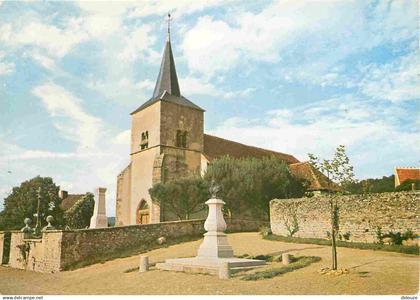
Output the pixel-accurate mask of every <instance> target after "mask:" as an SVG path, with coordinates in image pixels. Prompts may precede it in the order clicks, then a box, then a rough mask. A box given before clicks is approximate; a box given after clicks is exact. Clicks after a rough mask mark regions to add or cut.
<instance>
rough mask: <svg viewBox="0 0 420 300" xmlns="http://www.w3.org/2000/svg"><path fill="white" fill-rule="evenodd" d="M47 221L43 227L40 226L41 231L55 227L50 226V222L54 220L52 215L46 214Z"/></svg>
mask: <svg viewBox="0 0 420 300" xmlns="http://www.w3.org/2000/svg"><path fill="white" fill-rule="evenodd" d="M45 220H46V221H47V223H48V224H47V226H45V227H44V228H42V231H48V230H55V227H54V226H52V224H51V223H52V222H54V217H53V216H48V217H47V218H46V219H45Z"/></svg>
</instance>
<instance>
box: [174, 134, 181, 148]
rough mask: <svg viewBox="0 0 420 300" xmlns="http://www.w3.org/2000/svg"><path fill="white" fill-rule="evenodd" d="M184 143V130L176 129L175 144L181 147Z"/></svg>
mask: <svg viewBox="0 0 420 300" xmlns="http://www.w3.org/2000/svg"><path fill="white" fill-rule="evenodd" d="M181 144H182V132H181V130H177V131H176V142H175V146H176V147H181Z"/></svg>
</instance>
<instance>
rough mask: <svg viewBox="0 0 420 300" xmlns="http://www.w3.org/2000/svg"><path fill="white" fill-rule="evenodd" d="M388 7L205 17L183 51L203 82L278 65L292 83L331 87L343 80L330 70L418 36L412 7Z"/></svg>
mask: <svg viewBox="0 0 420 300" xmlns="http://www.w3.org/2000/svg"><path fill="white" fill-rule="evenodd" d="M387 3H388V2H385V1H383V2H381V3H378V4H377V5H371V4H369V3H367V2H364V1H323V2H316V1H314V2H312V1H275V2H273V3H272V4H271V5H268V6H266V7H265V8H264V9H262V10H261V11H259V12H257V13H252V12H241V11H238V12H236V13H235V14H232V15H229V18H226V20H223V19H215V17H210V16H203V17H200V18H199V19H198V21H197V23H196V24H195V25H194V26H193V27H192V28H190V29H188V30H187V31H186V32H185V37H184V40H183V43H182V49H183V52H184V55H185V58H186V60H187V63H188V66H189V68H190V69H191V70H192V71H193V72H199V73H200V74H202V75H204V76H209V77H212V76H213V75H216V74H217V73H223V72H227V71H230V70H231V69H232V68H235V67H237V66H241V71H244V70H246V68H247V67H248V62H249V61H260V62H275V63H278V64H279V72H280V74H282V75H287V76H288V77H289V79H290V80H301V79H302V78H303V79H306V80H310V81H314V82H315V83H317V84H321V85H330V84H334V82H335V80H336V78H337V76H338V73H337V72H331V70H332V69H333V68H337V65H338V64H339V63H341V62H342V61H343V60H344V59H346V58H347V57H349V56H350V55H352V54H355V53H359V52H363V51H366V50H368V49H372V48H374V47H376V46H378V45H379V44H381V43H382V44H384V43H394V45H396V47H398V44H399V42H400V41H404V40H407V39H408V38H413V37H414V36H415V31H416V28H417V23H416V20H417V19H416V13H415V11H416V5H415V4H414V3H413V1H394V2H392V5H388V4H387ZM372 7H373V8H374V9H372ZM367 11H368V12H369V13H366V12H367ZM394 21H395V22H394Z"/></svg>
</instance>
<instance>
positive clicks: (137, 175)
mask: <svg viewBox="0 0 420 300" xmlns="http://www.w3.org/2000/svg"><path fill="white" fill-rule="evenodd" d="M224 155H229V156H231V157H235V158H240V157H247V156H248V157H249V156H251V157H264V156H275V157H277V158H279V159H281V160H283V161H285V162H286V163H287V164H289V165H290V166H291V168H290V169H291V171H292V172H293V173H296V175H297V176H299V177H302V178H305V179H307V180H309V181H310V189H313V190H322V189H324V187H323V186H322V183H323V182H324V181H323V180H319V179H318V177H319V174H317V173H315V172H312V168H310V167H308V165H309V164H308V163H301V162H299V160H297V159H296V158H295V157H294V156H292V155H289V154H284V153H280V152H275V151H271V150H266V149H261V148H257V147H252V146H247V145H243V144H240V143H237V142H233V141H229V140H226V139H222V138H219V137H215V136H211V135H207V134H204V110H203V109H202V108H201V107H199V106H197V105H196V104H194V103H193V102H191V101H190V100H188V99H186V98H185V97H184V96H182V94H181V90H180V87H179V84H178V77H177V73H176V69H175V61H174V57H173V54H172V47H171V41H170V36H169V30H168V36H167V40H166V45H165V49H164V52H163V58H162V63H161V66H160V71H159V75H158V78H157V82H156V86H155V89H154V92H153V96H152V97H151V98H150V99H149V100H148V101H146V102H145V103H143V104H142V105H141V106H140V107H139V108H137V109H136V110H135V111H133V112H132V113H131V151H130V156H131V162H130V164H129V165H128V166H127V167H126V168H125V169H124V170H123V171H122V172H121V173H120V174H119V175H118V177H117V197H116V225H117V226H118V225H119V226H121V225H131V224H146V223H158V222H160V221H163V220H168V219H170V217H169V215H168V213H167V212H166V213H164V212H162V211H161V209H160V207H159V205H158V204H157V203H155V202H153V201H152V199H151V198H150V195H149V192H148V190H149V189H150V188H151V187H152V186H153V184H155V183H158V182H166V181H168V180H171V179H174V178H179V177H183V176H187V175H193V174H197V175H199V174H203V172H205V170H206V168H207V165H208V164H209V163H210V162H211V161H212V160H214V159H217V158H218V157H221V156H224ZM321 177H322V176H321Z"/></svg>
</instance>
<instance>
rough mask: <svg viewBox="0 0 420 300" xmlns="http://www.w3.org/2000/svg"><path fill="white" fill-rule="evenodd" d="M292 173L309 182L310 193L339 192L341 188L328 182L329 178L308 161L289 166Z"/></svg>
mask: <svg viewBox="0 0 420 300" xmlns="http://www.w3.org/2000/svg"><path fill="white" fill-rule="evenodd" d="M289 168H290V172H291V173H292V174H293V175H294V176H296V177H297V178H301V179H305V180H307V181H308V182H309V186H308V188H307V189H308V190H309V191H321V190H330V191H339V190H340V187H339V186H337V184H335V183H334V182H331V181H329V180H328V178H327V177H326V176H325V175H324V174H322V173H321V172H319V171H318V170H317V169H315V168H314V166H312V164H311V163H310V162H308V161H306V162H299V163H294V164H291V165H289Z"/></svg>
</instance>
